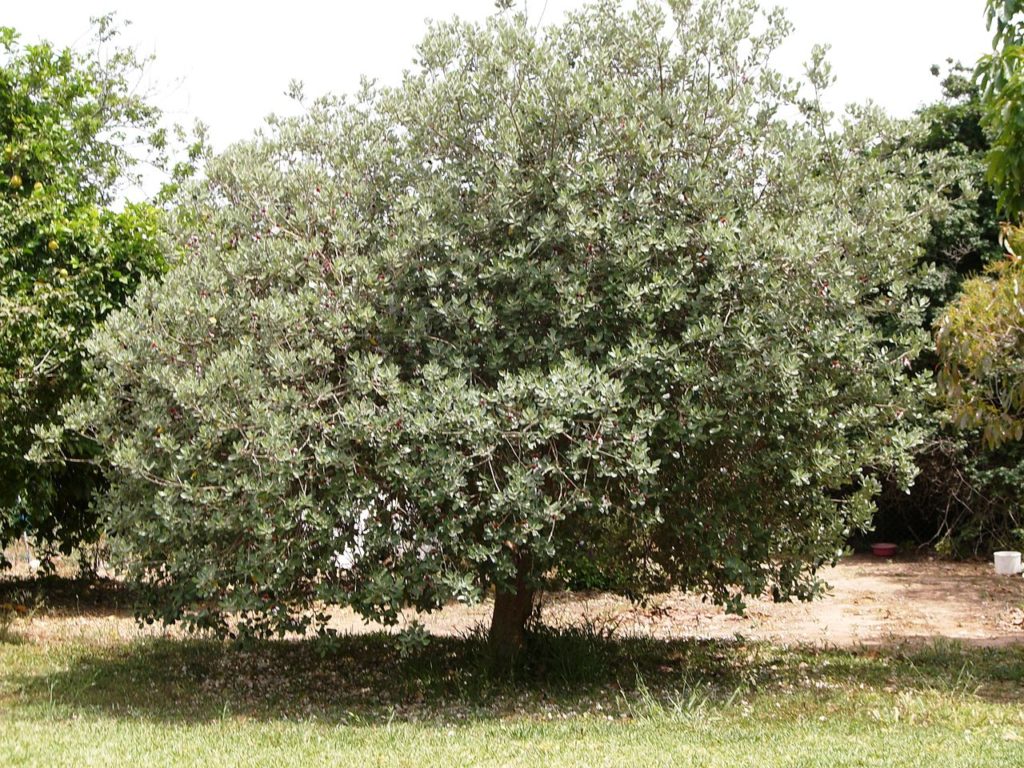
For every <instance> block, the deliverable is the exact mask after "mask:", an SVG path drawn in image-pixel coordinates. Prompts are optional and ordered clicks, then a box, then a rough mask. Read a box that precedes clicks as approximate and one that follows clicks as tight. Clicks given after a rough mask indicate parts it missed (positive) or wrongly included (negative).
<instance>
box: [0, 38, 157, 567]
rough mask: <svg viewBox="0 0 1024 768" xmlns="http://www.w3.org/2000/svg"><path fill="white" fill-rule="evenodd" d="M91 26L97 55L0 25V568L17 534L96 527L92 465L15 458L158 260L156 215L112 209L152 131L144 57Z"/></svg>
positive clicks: (55, 410) (78, 385)
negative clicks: (106, 320) (143, 93)
mask: <svg viewBox="0 0 1024 768" xmlns="http://www.w3.org/2000/svg"><path fill="white" fill-rule="evenodd" d="M98 33H99V40H98V41H97V42H98V43H100V44H107V46H106V50H105V51H104V53H103V54H101V53H100V52H99V49H98V48H94V49H92V50H91V51H89V52H86V53H76V52H74V51H71V50H58V49H56V48H54V47H53V46H51V45H49V44H47V43H41V44H36V45H27V46H23V45H21V43H20V42H19V40H18V36H17V35H16V34H15V32H14V30H12V29H10V28H0V152H2V156H0V565H2V564H3V554H2V545H3V544H4V543H6V542H8V541H9V540H10V539H11V538H13V537H14V536H17V535H19V534H21V533H22V532H28V533H31V534H33V535H34V536H35V537H36V538H37V539H40V540H47V541H54V540H57V539H59V540H60V543H61V545H62V546H63V548H64V549H65V550H69V549H70V547H72V546H73V545H74V544H76V543H78V542H79V541H80V540H82V539H83V538H88V537H89V536H90V535H91V534H92V533H93V532H94V523H95V517H94V516H93V514H92V512H91V508H90V497H91V495H92V492H93V490H94V488H95V487H96V484H97V482H98V481H99V476H98V475H97V472H96V470H95V468H93V467H92V466H90V465H88V464H83V463H77V462H75V461H69V462H68V463H65V464H62V465H60V466H56V465H52V464H48V465H46V466H41V465H37V464H35V463H33V462H30V461H28V460H27V459H26V458H25V455H26V453H27V452H28V451H29V449H30V448H31V447H32V444H33V441H34V437H33V432H34V430H36V429H40V428H44V427H46V426H48V425H51V424H53V423H54V422H55V421H56V420H58V418H59V413H60V409H61V407H62V406H63V404H65V403H66V402H67V401H68V400H69V399H70V398H71V397H72V396H74V395H77V394H81V393H82V391H83V388H84V386H85V382H84V380H83V371H82V357H83V355H84V344H85V340H86V338H88V336H89V334H90V332H91V331H92V328H93V326H94V325H95V324H96V323H97V322H99V321H100V320H101V319H102V318H103V317H105V316H106V314H107V313H108V312H110V310H111V309H113V308H115V307H119V306H121V305H123V304H124V302H125V299H126V298H127V296H128V295H130V293H131V291H132V290H133V289H134V287H135V286H136V285H137V284H138V282H139V280H140V279H141V277H142V276H143V275H146V274H153V273H155V272H159V271H160V270H161V269H162V267H163V265H164V256H163V253H162V252H161V249H160V248H159V247H158V245H157V242H156V241H157V217H156V212H155V210H154V209H152V208H151V207H149V206H145V205H126V206H124V207H123V208H122V209H121V210H118V211H115V210H112V209H111V208H110V207H109V204H110V203H111V201H112V199H113V197H114V195H115V194H116V191H117V185H118V183H119V182H121V181H123V180H124V179H125V177H126V175H127V174H129V172H130V171H131V168H132V167H133V165H135V163H136V162H137V160H138V159H139V155H138V154H137V153H134V152H133V148H132V145H133V144H134V143H136V142H140V143H141V144H142V145H144V146H145V147H153V145H154V143H155V144H156V145H159V144H161V143H162V134H161V132H160V131H159V130H158V127H157V113H156V111H155V110H154V109H153V108H152V107H151V106H149V105H148V104H147V103H146V102H145V101H144V100H142V99H141V98H139V97H138V96H137V95H136V94H135V92H134V89H135V86H136V83H135V82H134V77H135V75H136V74H137V73H138V71H139V67H140V66H141V63H140V62H139V61H138V60H137V59H136V58H135V57H134V55H133V54H132V53H131V52H130V51H125V50H112V49H110V48H109V43H110V39H111V36H112V35H113V33H114V28H113V27H112V26H111V21H110V19H102V20H100V22H99V27H98ZM64 447H65V453H66V454H68V458H69V459H83V458H86V457H87V456H86V454H83V453H82V451H88V448H87V446H84V445H80V444H78V445H72V444H69V445H66V446H64Z"/></svg>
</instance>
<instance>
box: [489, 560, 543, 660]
mask: <svg viewBox="0 0 1024 768" xmlns="http://www.w3.org/2000/svg"><path fill="white" fill-rule="evenodd" d="M514 589H515V591H514V592H511V591H510V592H503V591H500V590H496V591H495V594H494V613H493V614H492V616H491V631H490V634H489V636H488V641H489V643H490V646H491V660H492V661H493V663H494V668H495V671H497V672H502V673H507V672H510V671H511V670H512V669H513V668H514V666H515V664H516V661H517V660H518V659H519V654H520V653H521V652H522V650H523V642H524V640H525V639H526V621H527V619H529V618H530V613H531V612H532V611H533V594H534V590H533V589H531V588H530V587H528V586H527V583H526V568H525V565H524V564H523V563H520V565H519V571H518V573H517V574H516V581H515V585H514Z"/></svg>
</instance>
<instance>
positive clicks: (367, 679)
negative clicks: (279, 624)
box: [0, 625, 1024, 768]
mask: <svg viewBox="0 0 1024 768" xmlns="http://www.w3.org/2000/svg"><path fill="white" fill-rule="evenodd" d="M483 658H484V654H483V648H482V643H481V641H480V640H479V639H478V638H473V637H471V638H466V639H452V638H436V639H434V640H433V641H432V642H431V643H430V645H429V646H428V647H426V648H425V649H420V650H417V651H415V653H413V654H412V655H411V656H405V657H403V656H401V655H400V654H399V652H398V651H397V650H396V648H395V645H394V643H393V642H392V641H391V640H390V639H388V638H386V637H383V636H381V635H363V636H354V637H346V638H343V639H341V640H339V641H336V642H333V643H325V642H322V641H309V642H273V643H260V644H257V645H250V646H248V647H241V646H238V645H233V644H223V643H219V642H213V641H208V640H187V641H186V640H169V639H144V640H132V641H124V640H119V639H117V638H116V637H103V636H102V634H97V635H95V636H89V635H88V634H85V635H82V636H81V637H78V638H76V639H74V640H59V641H54V640H38V639H33V638H32V634H31V632H19V628H18V626H17V625H16V626H15V627H14V628H13V629H12V631H11V632H9V633H8V634H7V637H6V639H5V640H0V765H3V766H64V765H67V766H93V765H96V766H108V765H111V766H119V765H139V766H143V765H181V766H186V765H187V766H194V765H211V766H250V765H251V766H256V765H261V766H262V765H269V766H274V767H275V768H278V767H283V766H293V765H294V766H316V765H332V766H336V765H353V766H374V765H388V766H395V765H399V766H403V765H408V766H432V765H437V766H445V767H446V768H455V767H456V766H462V765H494V766H499V765H502V766H503V765H517V766H518V765H521V766H542V765H550V766H568V765H581V766H583V765H586V766H592V765H636V766H660V765H666V766H667V765H672V766H730V767H731V766H943V767H944V768H945V767H947V766H948V767H952V766H971V767H972V768H973V767H975V766H989V765H991V766H1010V765H1021V764H1024V648H1020V647H1017V648H1006V649H998V650H991V649H971V648H966V647H962V646H958V645H954V644H949V643H939V644H932V645H927V646H924V647H920V648H917V649H916V650H909V649H902V650H899V649H895V650H888V651H877V650H868V649H864V650H859V651H855V652H851V651H820V650H811V649H803V650H787V649H782V648H777V647H772V646H769V645H764V644H746V643H739V642H736V643H723V642H698V641H685V642H682V641H681V642H665V641H656V640H644V639H636V640H625V639H619V640H614V639H607V638H601V637H598V636H595V635H594V634H593V633H591V632H587V631H583V630H579V631H561V632H557V633H555V632H550V631H543V632H541V633H540V634H539V635H538V636H535V637H534V638H533V639H532V640H531V648H530V653H529V661H528V663H527V665H526V668H525V669H524V670H523V671H522V673H521V674H520V675H519V677H518V679H515V680H511V681H504V682H496V681H494V680H493V678H492V677H490V676H489V675H488V674H487V672H486V666H485V664H484V662H483Z"/></svg>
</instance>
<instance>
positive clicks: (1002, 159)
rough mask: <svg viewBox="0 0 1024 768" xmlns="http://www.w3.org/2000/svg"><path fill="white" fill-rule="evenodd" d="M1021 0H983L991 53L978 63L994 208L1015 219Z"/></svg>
mask: <svg viewBox="0 0 1024 768" xmlns="http://www.w3.org/2000/svg"><path fill="white" fill-rule="evenodd" d="M1022 13H1024V2H1022V1H1021V0H985V20H986V24H987V26H988V29H989V31H990V32H992V33H993V38H992V48H993V51H992V53H991V54H988V55H987V56H983V57H982V58H981V59H980V60H979V61H978V70H977V73H978V78H979V81H980V82H981V84H982V87H983V93H984V104H985V114H984V118H985V120H984V122H985V127H986V128H987V129H988V131H989V135H990V137H991V143H992V148H991V151H990V152H989V155H988V176H989V181H990V182H991V184H992V187H993V189H995V190H996V192H997V195H998V200H999V207H1000V208H1001V209H1002V211H1003V212H1004V213H1005V214H1006V215H1007V216H1008V217H1010V218H1012V219H1014V220H1016V219H1017V218H1018V217H1019V214H1020V212H1021V211H1022V210H1024V20H1022Z"/></svg>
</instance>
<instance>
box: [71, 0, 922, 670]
mask: <svg viewBox="0 0 1024 768" xmlns="http://www.w3.org/2000/svg"><path fill="white" fill-rule="evenodd" d="M618 5H619V4H618V3H614V2H604V3H600V4H598V5H595V6H593V7H590V8H589V9H587V10H586V11H584V12H581V13H578V14H575V15H572V16H570V17H569V19H568V20H567V21H566V22H565V23H564V24H562V25H560V26H557V27H551V28H547V29H545V30H543V31H541V32H537V31H536V30H534V29H532V28H531V27H529V26H528V25H527V23H526V21H525V19H523V18H522V17H519V16H515V15H509V14H503V15H498V16H496V17H494V18H492V19H491V20H489V21H488V22H487V23H486V24H484V25H480V26H477V25H471V24H463V23H459V22H453V23H448V24H439V25H435V26H434V27H432V28H431V30H430V32H429V34H428V35H427V37H426V39H425V40H424V42H423V43H422V44H421V46H420V47H419V50H418V57H417V65H416V68H415V69H414V70H412V71H411V72H409V73H408V74H407V75H406V76H405V78H404V79H403V81H402V83H401V85H400V86H398V87H395V88H377V87H374V86H372V85H366V86H365V87H364V89H363V90H362V92H361V93H360V94H359V95H358V96H357V97H356V98H355V99H354V100H352V101H350V102H349V101H344V100H343V101H333V100H323V101H320V102H318V103H317V104H315V105H314V106H313V107H312V108H311V109H310V110H309V112H308V114H307V115H306V116H305V117H302V118H299V119H294V120H277V121H273V122H272V123H271V124H270V126H269V128H268V130H267V131H266V132H265V133H264V134H261V135H259V136H257V137H256V138H254V139H253V140H252V141H249V142H246V143H244V144H240V145H238V146H235V147H234V148H232V149H231V150H229V151H228V152H227V153H225V154H224V155H223V156H222V157H220V158H219V159H217V160H216V161H215V162H214V163H212V164H211V166H210V168H209V178H208V182H207V184H206V185H205V186H203V187H198V188H196V189H195V190H194V191H193V193H192V194H193V195H194V197H193V198H192V200H191V201H190V202H189V203H188V205H189V217H190V220H191V221H194V222H197V224H198V226H197V228H196V231H195V233H194V239H193V242H192V246H191V252H190V254H189V255H188V256H187V257H186V258H185V259H184V260H183V261H182V263H180V265H178V266H177V267H176V268H175V269H174V270H172V271H171V273H170V274H169V275H168V277H167V279H166V280H165V281H164V282H163V283H156V282H149V283H146V284H144V285H143V287H142V288H141V290H140V291H139V293H138V294H137V296H136V297H135V298H134V299H133V300H132V301H131V303H130V305H129V307H128V308H127V309H126V310H125V311H122V312H118V313H115V314H114V315H112V316H111V317H110V318H109V320H108V322H107V324H106V327H105V329H104V330H103V331H102V332H100V333H99V334H98V335H96V336H95V337H94V338H93V340H92V342H91V343H90V350H91V352H92V353H93V355H94V360H93V363H92V369H93V371H94V374H95V380H96V382H97V385H96V391H95V395H94V397H92V398H91V399H88V400H85V401H82V402H80V403H79V404H78V406H77V407H76V408H75V409H74V410H73V412H72V413H71V414H70V417H69V418H70V421H69V423H70V425H71V426H72V427H73V428H75V429H77V430H79V431H80V432H81V433H83V434H87V435H89V436H91V437H92V438H93V439H95V440H96V441H97V442H98V444H99V445H100V446H101V447H102V449H103V451H104V455H105V458H106V460H107V461H108V462H109V466H110V472H111V474H110V481H111V488H110V492H109V495H108V497H107V501H106V504H107V508H108V511H109V514H110V519H111V524H112V526H113V529H114V531H115V532H116V533H117V535H118V538H119V539H120V541H121V542H123V543H124V544H125V546H126V547H127V549H128V550H129V553H130V560H129V562H130V563H131V565H132V566H133V569H134V573H135V574H136V575H138V576H141V577H142V578H143V579H144V580H147V581H148V582H149V583H151V584H153V585H154V586H157V587H159V588H160V589H159V600H158V601H156V602H154V604H153V605H152V606H151V609H150V610H151V614H150V615H152V616H155V617H157V618H161V619H164V620H168V621H174V620H179V619H186V620H188V621H190V622H193V623H194V624H195V625H198V626H202V627H213V628H215V629H217V630H220V631H227V628H228V624H227V615H228V614H234V615H236V616H238V618H239V623H238V624H237V627H238V628H239V630H240V631H243V632H255V633H270V632H283V631H286V630H291V629H302V628H306V627H307V626H308V625H309V623H310V622H312V623H313V625H314V626H317V627H319V626H321V620H322V616H321V615H320V614H319V613H318V610H319V606H321V605H322V604H323V603H324V602H329V603H335V602H337V603H343V604H349V605H352V606H354V607H355V608H356V610H358V611H359V612H360V613H362V614H363V615H365V616H367V617H370V618H376V619H382V620H384V621H394V620H396V617H397V614H398V611H399V610H400V609H401V608H402V607H403V606H405V605H409V604H411V605H414V606H417V607H419V608H423V609H432V608H435V607H437V606H439V605H441V604H443V603H444V602H446V601H449V600H453V599H455V600H466V601H475V600H479V599H480V598H481V597H482V596H483V595H484V594H485V590H486V589H487V588H488V587H489V586H490V585H494V587H495V588H496V592H497V601H496V607H495V616H494V623H493V626H492V637H493V638H494V640H495V643H496V649H497V650H498V651H500V652H503V653H512V652H514V651H515V649H516V648H517V647H518V645H519V642H520V641H521V637H522V634H521V633H522V624H523V621H524V620H525V618H526V615H527V614H528V613H529V610H530V605H531V602H532V595H533V591H534V590H535V589H537V588H538V587H540V586H542V585H543V584H544V581H545V578H546V577H548V576H550V575H553V574H557V573H558V571H559V569H569V570H571V569H572V568H573V567H574V564H576V567H578V564H579V563H580V561H581V557H586V558H587V559H589V560H590V562H591V563H592V564H593V565H594V566H595V568H596V569H597V571H598V572H599V573H600V575H601V577H602V579H604V580H605V582H606V583H607V584H608V585H609V586H612V587H613V588H615V589H617V590H620V591H622V592H625V593H629V594H642V593H645V592H648V591H651V590H656V589H661V588H664V587H667V586H669V585H673V584H674V585H681V586H685V587H690V588H695V589H699V590H703V591H705V592H706V593H707V594H708V595H709V596H711V597H712V598H713V599H715V600H717V601H719V602H724V603H726V604H728V605H729V606H731V607H733V608H738V607H739V606H740V604H741V600H742V596H743V595H744V594H757V593H761V592H763V591H765V590H768V591H770V592H771V593H773V594H774V595H775V596H776V597H777V598H779V599H784V598H788V597H790V596H796V597H801V598H809V597H811V596H813V595H814V594H815V593H816V591H817V589H818V586H819V585H818V581H817V579H816V577H815V571H816V569H817V568H818V566H820V565H821V564H823V563H827V562H831V561H833V560H834V559H835V558H836V557H837V556H838V555H839V553H840V551H841V550H842V547H843V543H844V541H845V539H846V537H847V536H848V535H849V534H850V533H851V531H852V530H855V529H857V528H859V527H861V526H863V525H865V524H866V523H867V522H868V521H869V520H870V517H871V513H872V503H871V500H872V497H873V495H874V494H875V493H876V491H877V489H878V486H879V483H878V481H877V479H876V474H877V473H879V472H883V471H886V470H895V471H897V472H904V473H909V472H910V471H911V467H910V464H909V462H908V458H907V452H908V449H909V448H910V447H912V446H913V445H914V444H915V442H916V441H917V440H918V437H919V436H918V434H917V433H916V431H915V430H914V429H912V428H911V427H909V426H908V425H907V424H906V420H905V414H906V411H907V409H908V408H910V407H911V405H912V404H913V402H915V398H916V397H917V395H916V393H915V390H916V388H917V387H918V386H919V384H920V382H919V380H918V377H917V376H916V375H914V374H913V373H912V372H911V373H908V368H911V367H912V366H913V363H914V360H915V358H916V356H917V355H918V353H919V352H920V351H921V349H922V347H923V345H925V344H926V343H927V341H928V339H927V334H926V333H925V332H924V331H923V330H922V324H923V319H924V312H925V308H926V307H925V304H926V303H925V302H924V301H922V300H918V299H917V298H915V296H914V295H913V294H912V291H911V284H912V281H913V279H914V278H913V275H914V274H915V272H914V267H915V265H916V263H917V262H918V259H919V257H920V253H921V252H920V247H919V246H920V241H921V240H922V239H923V238H924V237H925V236H926V234H927V227H926V226H924V222H926V221H927V220H928V217H929V216H930V215H932V214H933V212H934V207H935V206H940V205H941V201H940V200H939V198H938V197H937V196H934V195H932V194H931V193H929V192H927V191H925V185H924V184H923V183H921V182H922V180H923V179H924V178H926V177H927V178H930V179H931V182H935V181H936V180H939V176H938V174H939V171H938V170H937V169H925V168H922V161H921V159H920V157H919V155H918V154H917V153H915V152H914V151H913V150H912V149H911V146H912V144H913V141H914V137H913V136H908V135H907V134H906V133H905V132H906V131H908V130H910V128H909V127H908V126H904V125H900V124H895V123H891V122H890V121H888V120H887V119H886V118H884V116H882V115H881V114H879V113H878V112H876V111H873V110H856V111H853V112H851V113H850V114H849V115H847V116H846V117H845V118H843V120H842V122H841V128H840V129H838V130H833V129H832V128H831V126H832V125H833V122H832V116H831V115H829V114H826V113H823V112H822V111H821V108H820V107H819V104H818V102H817V100H816V98H815V94H816V93H818V92H819V91H820V89H821V88H823V87H824V86H825V85H826V84H827V81H828V79H829V76H828V72H827V67H826V66H825V65H824V63H823V62H822V60H821V57H820V56H818V55H816V56H815V58H814V61H813V64H812V69H811V72H810V75H809V79H810V80H809V85H808V84H805V85H804V87H803V88H802V89H801V90H798V89H797V86H796V85H795V84H793V83H792V82H790V81H789V80H787V79H784V78H783V77H781V76H780V75H779V74H777V73H776V72H774V71H772V70H771V69H770V68H768V66H767V65H766V61H767V57H768V55H769V54H770V52H771V51H772V50H773V48H774V47H775V46H776V45H777V43H778V42H779V41H780V40H781V39H782V38H783V36H784V34H785V32H786V30H787V27H786V24H785V23H784V22H783V21H782V20H781V18H780V17H779V16H778V15H777V14H771V15H769V16H768V17H766V18H762V17H760V16H759V14H758V13H757V12H756V11H755V9H754V7H753V5H752V4H751V3H748V2H711V3H705V4H691V3H687V2H682V1H681V0H679V1H677V2H674V3H671V9H672V18H671V19H666V18H665V16H664V14H663V12H662V11H661V10H659V9H658V8H657V7H656V6H654V5H652V4H647V3H641V4H640V5H639V6H638V8H637V9H636V10H635V11H630V12H626V11H621V10H619V7H618ZM755 29H762V30H763V31H761V32H755V31H754V30H755ZM591 576H594V574H593V573H591Z"/></svg>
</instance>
